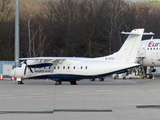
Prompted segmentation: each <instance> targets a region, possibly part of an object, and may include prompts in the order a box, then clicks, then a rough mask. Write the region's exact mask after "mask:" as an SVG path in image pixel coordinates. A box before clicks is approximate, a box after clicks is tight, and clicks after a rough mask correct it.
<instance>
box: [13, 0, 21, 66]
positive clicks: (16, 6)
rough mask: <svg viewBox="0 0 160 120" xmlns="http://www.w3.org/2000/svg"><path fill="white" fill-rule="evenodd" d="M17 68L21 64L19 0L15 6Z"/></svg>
mask: <svg viewBox="0 0 160 120" xmlns="http://www.w3.org/2000/svg"><path fill="white" fill-rule="evenodd" d="M15 8H16V11H15V51H14V52H15V53H14V54H15V57H14V58H15V67H16V66H18V64H19V48H20V46H19V0H16V5H15Z"/></svg>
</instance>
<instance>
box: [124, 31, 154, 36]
mask: <svg viewBox="0 0 160 120" xmlns="http://www.w3.org/2000/svg"><path fill="white" fill-rule="evenodd" d="M121 34H128V35H141V34H140V33H138V32H137V31H133V32H124V31H122V32H121ZM143 35H155V34H154V33H153V32H149V33H143Z"/></svg>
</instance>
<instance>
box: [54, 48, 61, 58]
mask: <svg viewBox="0 0 160 120" xmlns="http://www.w3.org/2000/svg"><path fill="white" fill-rule="evenodd" d="M54 54H55V55H56V57H62V55H63V50H62V51H61V54H60V56H59V55H58V54H57V52H56V51H54Z"/></svg>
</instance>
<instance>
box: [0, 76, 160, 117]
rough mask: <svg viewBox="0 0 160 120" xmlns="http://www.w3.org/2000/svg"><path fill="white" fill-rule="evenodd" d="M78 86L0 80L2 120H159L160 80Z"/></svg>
mask: <svg viewBox="0 0 160 120" xmlns="http://www.w3.org/2000/svg"><path fill="white" fill-rule="evenodd" d="M77 83H78V85H70V83H69V82H63V83H62V85H54V84H55V82H54V81H51V80H26V81H24V84H23V85H18V84H12V80H0V118H3V120H10V119H12V120H85V119H87V120H98V119H99V120H160V78H155V79H154V80H152V79H125V80H123V79H116V80H115V79H112V78H110V77H107V78H105V80H104V81H103V82H100V81H98V80H96V81H94V82H91V81H90V80H81V81H78V82H77Z"/></svg>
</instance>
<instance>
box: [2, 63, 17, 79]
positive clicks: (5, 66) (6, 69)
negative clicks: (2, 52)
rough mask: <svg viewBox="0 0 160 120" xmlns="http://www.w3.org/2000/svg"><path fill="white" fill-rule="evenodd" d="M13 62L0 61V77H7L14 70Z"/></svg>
mask: <svg viewBox="0 0 160 120" xmlns="http://www.w3.org/2000/svg"><path fill="white" fill-rule="evenodd" d="M14 64H15V62H14V61H0V75H6V76H8V75H9V73H10V71H11V70H12V69H13V68H14Z"/></svg>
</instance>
